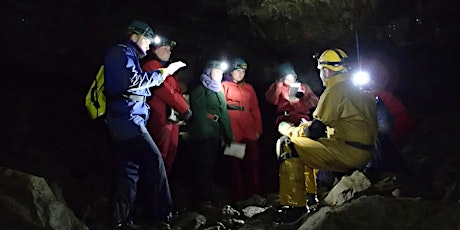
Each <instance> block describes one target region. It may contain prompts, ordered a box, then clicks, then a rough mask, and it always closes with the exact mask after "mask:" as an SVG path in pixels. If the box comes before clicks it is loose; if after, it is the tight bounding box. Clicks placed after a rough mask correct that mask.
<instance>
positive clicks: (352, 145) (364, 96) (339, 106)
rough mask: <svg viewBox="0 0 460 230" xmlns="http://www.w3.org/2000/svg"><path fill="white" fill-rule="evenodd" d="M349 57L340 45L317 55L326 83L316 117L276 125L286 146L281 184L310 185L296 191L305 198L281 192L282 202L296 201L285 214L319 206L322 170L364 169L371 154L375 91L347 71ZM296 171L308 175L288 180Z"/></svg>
mask: <svg viewBox="0 0 460 230" xmlns="http://www.w3.org/2000/svg"><path fill="white" fill-rule="evenodd" d="M347 59H348V55H347V54H346V53H345V52H344V51H343V50H341V49H327V50H326V51H324V52H323V53H322V54H321V56H319V58H318V59H317V60H318V66H317V68H318V69H319V71H320V78H321V80H322V82H323V85H324V86H325V87H326V89H325V91H324V92H323V94H322V95H321V98H320V100H319V102H318V106H317V107H316V109H315V111H314V112H313V118H314V119H313V120H312V121H310V122H307V123H303V124H300V125H298V126H294V125H293V124H292V123H289V122H281V123H280V124H279V126H278V130H279V132H280V133H281V134H282V135H283V137H282V139H283V140H280V142H282V143H283V144H282V148H283V150H284V151H283V152H281V151H280V152H279V153H280V158H281V159H283V162H282V164H281V166H280V190H281V189H283V190H284V191H287V192H286V193H289V192H293V193H294V194H296V193H298V191H297V190H296V189H294V188H297V187H300V188H301V187H306V190H305V193H303V194H301V196H298V197H299V198H301V199H302V198H303V199H304V200H303V202H302V200H297V201H295V202H290V200H289V199H281V194H280V201H281V203H284V204H285V205H286V206H288V207H297V209H286V210H285V211H286V212H284V213H285V214H286V215H285V217H286V218H287V219H290V217H292V216H294V219H296V218H297V217H298V215H289V213H302V212H304V213H305V212H308V211H311V210H316V208H317V206H318V203H319V201H318V197H317V195H316V193H317V186H316V173H317V171H318V170H330V171H335V172H350V171H353V170H356V169H363V168H364V166H365V165H366V164H367V163H368V162H369V160H370V158H371V155H372V151H373V149H374V143H375V141H376V138H377V130H378V125H377V108H376V103H375V97H374V95H372V93H370V92H366V91H364V90H362V89H361V88H360V87H359V86H357V85H355V84H354V83H353V81H352V79H351V77H350V76H349V74H348V72H347ZM325 134H327V137H325ZM292 177H294V178H304V179H305V181H303V180H298V181H294V183H287V182H290V181H291V180H290V178H292ZM299 185H300V186H299ZM296 186H297V187H296ZM286 197H287V198H289V196H286ZM305 197H306V199H305ZM305 204H306V205H305ZM305 208H306V210H305ZM295 210H296V211H295ZM299 211H300V212H299ZM295 216H297V217H295Z"/></svg>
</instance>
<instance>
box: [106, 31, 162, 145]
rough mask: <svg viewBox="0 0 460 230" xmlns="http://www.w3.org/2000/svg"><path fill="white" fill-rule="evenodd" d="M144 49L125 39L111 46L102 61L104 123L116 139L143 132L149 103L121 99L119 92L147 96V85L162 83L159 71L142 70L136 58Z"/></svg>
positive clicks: (127, 137)
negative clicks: (105, 100)
mask: <svg viewBox="0 0 460 230" xmlns="http://www.w3.org/2000/svg"><path fill="white" fill-rule="evenodd" d="M142 56H144V52H143V51H142V50H141V49H140V48H139V46H138V45H137V44H136V43H135V42H133V41H130V40H128V41H127V42H125V43H123V44H119V45H117V46H114V47H112V48H111V49H110V50H109V51H108V52H107V54H106V57H105V61H104V87H105V94H106V95H107V111H106V119H107V125H108V127H109V129H110V131H111V132H112V135H114V136H115V137H116V138H121V139H129V138H133V137H135V136H136V135H139V134H140V133H144V132H147V130H146V128H145V125H146V122H147V119H148V117H149V110H150V108H149V106H148V104H147V103H146V102H145V100H144V101H142V100H132V99H128V98H124V97H123V96H122V95H135V96H143V97H148V96H150V95H151V93H150V90H149V88H150V87H152V86H158V85H160V84H161V83H162V82H163V76H162V75H161V72H160V71H159V70H155V71H152V72H144V71H142V69H141V66H140V64H139V59H140V58H142Z"/></svg>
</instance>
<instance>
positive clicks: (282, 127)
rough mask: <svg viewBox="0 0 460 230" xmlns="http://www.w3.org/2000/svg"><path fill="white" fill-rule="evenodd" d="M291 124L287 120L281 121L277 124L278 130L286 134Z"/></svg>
mask: <svg viewBox="0 0 460 230" xmlns="http://www.w3.org/2000/svg"><path fill="white" fill-rule="evenodd" d="M292 125H293V124H291V123H289V122H286V121H282V122H281V123H280V124H279V125H278V131H279V132H280V133H281V134H283V135H286V136H287V134H288V129H289V128H291V127H292Z"/></svg>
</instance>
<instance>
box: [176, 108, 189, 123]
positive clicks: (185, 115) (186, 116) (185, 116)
mask: <svg viewBox="0 0 460 230" xmlns="http://www.w3.org/2000/svg"><path fill="white" fill-rule="evenodd" d="M191 117H192V110H190V109H187V111H185V112H184V113H181V114H179V120H183V121H188V120H189V119H190V118H191Z"/></svg>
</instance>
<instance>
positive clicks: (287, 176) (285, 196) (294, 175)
mask: <svg viewBox="0 0 460 230" xmlns="http://www.w3.org/2000/svg"><path fill="white" fill-rule="evenodd" d="M279 180H280V204H281V205H282V206H291V207H305V206H306V205H307V204H306V203H307V202H306V186H305V166H304V164H303V163H302V161H301V160H300V158H298V157H294V158H288V159H286V160H284V161H283V162H281V165H280V170H279Z"/></svg>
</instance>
